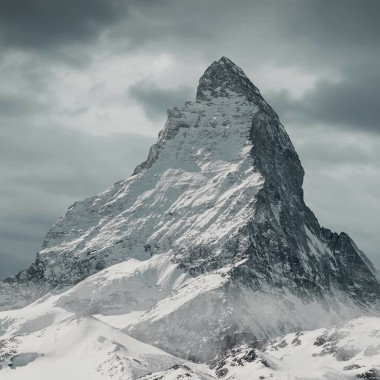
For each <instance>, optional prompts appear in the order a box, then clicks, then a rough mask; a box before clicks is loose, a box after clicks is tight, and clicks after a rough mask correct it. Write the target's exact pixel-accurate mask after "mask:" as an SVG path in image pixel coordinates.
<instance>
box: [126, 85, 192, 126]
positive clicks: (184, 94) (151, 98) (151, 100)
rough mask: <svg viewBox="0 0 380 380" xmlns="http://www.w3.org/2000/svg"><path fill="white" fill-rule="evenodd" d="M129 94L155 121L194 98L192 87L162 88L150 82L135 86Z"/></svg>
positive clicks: (130, 89)
mask: <svg viewBox="0 0 380 380" xmlns="http://www.w3.org/2000/svg"><path fill="white" fill-rule="evenodd" d="M128 93H129V95H130V96H132V97H133V98H134V99H135V100H137V101H138V102H139V103H140V104H141V106H142V107H143V108H144V111H145V113H146V115H147V116H148V117H149V118H151V119H153V120H155V119H159V118H162V116H163V115H165V113H164V112H165V110H167V109H168V108H172V107H174V106H181V105H182V104H183V103H184V102H186V101H188V100H190V99H192V98H194V89H193V88H192V87H190V86H178V87H176V88H161V87H158V86H156V85H155V84H154V83H151V82H149V81H141V82H138V83H136V84H134V85H133V86H131V87H130V88H129V90H128Z"/></svg>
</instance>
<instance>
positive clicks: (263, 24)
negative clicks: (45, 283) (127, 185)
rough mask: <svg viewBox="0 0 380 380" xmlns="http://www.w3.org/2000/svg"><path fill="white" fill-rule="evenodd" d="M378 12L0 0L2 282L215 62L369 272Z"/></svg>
mask: <svg viewBox="0 0 380 380" xmlns="http://www.w3.org/2000/svg"><path fill="white" fill-rule="evenodd" d="M379 20H380V1H378V0H355V1H352V0H334V1H331V0H276V1H272V0H265V1H264V0H260V1H254V0H246V1H245V0H234V1H231V0H226V1H224V0H191V1H185V0H183V1H181V0H128V1H126V0H64V1H62V0H0V75H1V86H0V178H1V180H0V278H4V277H6V276H9V275H11V274H15V273H16V272H18V271H19V270H20V269H22V268H25V267H27V266H28V265H29V264H30V263H31V262H32V261H33V260H34V258H35V254H36V252H37V251H38V250H39V249H40V248H41V244H42V241H43V238H44V235H45V234H46V232H47V230H48V229H49V227H50V226H51V225H52V224H53V223H54V222H55V221H56V220H57V219H58V218H59V217H60V216H61V215H62V214H63V213H64V212H65V211H66V209H67V208H68V206H69V205H70V204H71V203H73V202H74V201H76V200H80V199H83V198H85V197H88V196H91V195H94V194H96V193H98V192H101V191H103V190H105V189H106V188H107V187H110V186H111V185H112V184H113V183H114V182H116V181H117V180H119V179H122V178H126V177H127V176H129V175H130V174H131V173H132V171H133V169H134V167H135V166H136V165H137V164H138V163H140V162H141V161H143V160H144V159H145V158H146V156H147V153H148V149H149V146H150V145H151V144H152V143H154V141H155V140H156V137H157V134H158V132H159V130H160V129H162V127H163V125H164V122H165V120H166V109H167V108H169V107H173V106H175V105H178V106H181V105H182V104H183V103H184V102H185V101H187V100H191V99H194V98H195V91H196V86H197V83H198V79H199V77H200V76H201V75H202V74H203V72H204V70H205V69H206V68H207V66H208V65H209V64H210V63H211V62H212V61H214V60H217V59H219V58H220V57H221V56H223V55H225V56H227V57H229V58H230V59H231V60H232V61H234V62H235V63H236V64H237V65H239V66H240V67H241V68H242V69H243V70H244V71H245V72H246V74H247V75H248V76H249V77H250V78H251V80H252V81H253V83H254V84H255V85H256V86H257V87H259V88H260V90H261V92H262V94H263V95H264V97H265V98H266V99H267V101H268V102H269V103H270V104H271V105H272V106H273V107H274V108H275V110H276V111H277V112H278V114H279V115H280V118H281V120H282V122H283V124H284V125H285V127H286V129H287V131H288V133H289V134H290V137H291V138H292V141H293V143H294V145H295V147H296V149H297V152H298V154H299V155H300V158H301V161H302V164H303V166H304V168H305V171H306V176H305V183H304V189H305V198H306V202H307V204H308V205H309V206H310V207H311V208H312V210H313V211H314V212H315V214H316V216H317V218H318V219H319V221H320V223H321V224H322V225H323V226H326V227H329V228H331V229H333V230H335V231H337V232H340V231H345V232H347V233H349V234H350V236H351V237H352V238H353V239H354V240H355V241H356V243H357V244H358V245H359V247H360V248H361V249H362V250H364V251H365V252H366V253H367V255H368V256H369V257H370V259H371V260H372V261H374V262H375V263H376V265H378V266H380V249H379V247H380V233H379V225H380V191H379V188H380V123H379V119H378V109H379V106H380V70H379V68H380V21H379Z"/></svg>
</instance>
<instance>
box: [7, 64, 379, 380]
mask: <svg viewBox="0 0 380 380" xmlns="http://www.w3.org/2000/svg"><path fill="white" fill-rule="evenodd" d="M303 177H304V170H303V168H302V166H301V163H300V160H299V157H298V155H297V153H296V151H295V149H294V147H293V145H292V143H291V141H290V139H289V136H288V135H287V133H286V131H285V129H284V127H283V125H282V124H281V122H280V121H279V118H278V116H277V114H276V112H275V111H274V110H273V109H272V108H271V106H270V105H268V103H267V102H266V101H265V100H264V98H263V97H262V96H261V94H260V91H259V90H258V89H257V88H256V87H255V86H254V85H253V83H252V82H251V81H250V80H249V79H248V77H247V76H246V75H245V74H244V73H243V71H242V70H241V69H240V68H239V67H238V66H236V65H235V64H234V63H233V62H232V61H231V60H229V59H228V58H225V57H222V58H221V59H220V60H219V61H217V62H214V63H212V64H211V65H210V66H209V67H208V68H207V70H206V71H205V73H204V75H203V76H202V77H201V78H200V80H199V85H198V89H197V92H196V100H195V101H189V102H187V103H185V105H184V106H183V107H181V108H173V109H171V110H169V111H168V120H167V122H166V124H165V126H164V129H163V130H162V131H161V132H160V133H159V137H158V141H157V143H156V144H154V145H153V146H152V147H151V148H150V151H149V155H148V158H147V160H146V161H145V162H143V163H142V164H140V165H139V166H138V167H137V168H136V169H135V171H134V174H133V175H132V176H131V177H130V178H128V179H126V180H122V181H120V182H117V183H116V184H115V185H114V186H113V187H111V188H109V189H108V190H106V191H105V192H103V193H101V194H99V195H97V196H94V197H91V198H88V199H85V200H84V201H80V202H76V203H74V204H73V205H72V206H71V207H70V208H69V210H68V211H67V213H66V214H65V215H64V216H63V217H62V218H60V219H59V220H58V221H57V222H56V224H55V225H53V227H52V228H51V229H50V231H49V232H48V233H47V235H46V238H45V241H44V244H43V247H42V250H41V251H40V252H39V253H38V255H37V258H36V261H35V263H34V264H33V265H32V266H31V267H30V268H29V269H27V270H24V271H21V272H20V273H19V274H18V275H16V276H14V277H12V278H9V279H7V280H6V281H4V282H3V283H2V284H1V287H0V304H1V307H2V309H3V310H7V309H9V310H10V309H17V308H20V307H24V306H26V305H27V304H28V303H31V302H32V301H35V300H37V299H38V298H39V300H38V301H36V302H35V303H33V304H31V305H29V306H26V307H24V308H23V309H20V310H11V311H4V312H2V313H0V332H2V333H3V334H5V336H8V338H7V339H16V341H18V340H20V342H21V343H17V342H16V343H12V345H11V344H9V346H12V350H13V351H14V352H19V351H18V350H19V349H18V348H17V347H23V344H24V343H23V341H22V339H21V338H20V339H19V338H15V336H17V334H20V331H21V333H26V332H27V333H29V334H30V333H35V332H36V331H40V330H41V329H49V328H50V329H52V328H53V327H52V326H57V323H58V324H59V323H66V325H65V326H66V328H67V329H69V330H70V331H71V330H73V331H74V330H75V331H76V330H78V329H79V330H81V329H82V328H84V329H90V330H91V329H92V330H91V331H93V330H94V331H96V326H95V325H96V324H101V325H102V326H104V324H106V325H107V326H108V327H107V328H109V329H110V331H111V329H114V330H115V331H116V332H115V331H114V330H112V331H113V332H112V334H114V335H115V334H116V335H115V338H114V340H113V341H112V342H115V339H118V341H121V340H123V339H124V340H125V339H126V338H124V335H126V336H127V337H128V339H130V340H131V339H138V340H140V341H142V342H144V343H141V342H140V343H139V344H141V345H144V344H145V345H153V346H156V347H157V348H154V347H151V346H149V347H150V348H149V349H150V350H153V351H154V350H156V351H154V355H156V356H155V357H156V358H158V357H159V356H157V355H162V358H163V359H162V360H163V362H164V363H169V362H170V363H173V361H172V360H173V359H172V358H173V356H171V355H175V356H176V357H177V358H178V357H179V358H182V359H186V360H188V361H191V362H211V361H215V360H222V359H221V358H223V357H224V356H225V355H227V353H228V352H233V351H231V350H234V349H235V347H243V346H241V345H242V344H243V345H244V344H253V342H263V341H266V340H267V339H272V338H275V337H276V336H279V335H282V334H287V333H294V332H296V331H301V330H306V329H307V330H310V329H315V328H320V327H327V326H331V325H333V324H334V323H338V322H340V321H342V320H346V319H349V318H353V317H356V316H363V315H367V316H376V315H379V312H380V274H379V272H378V271H377V270H376V269H375V268H374V266H373V265H372V263H371V262H370V261H369V260H368V259H367V258H366V256H365V255H364V253H363V252H361V251H360V250H359V248H358V247H357V246H356V245H355V243H354V242H353V241H352V239H351V238H350V237H349V236H348V235H347V234H345V233H340V234H337V233H334V232H332V231H330V230H329V229H326V228H323V227H321V226H320V225H319V223H318V220H317V218H316V217H315V216H314V214H313V212H312V211H311V210H310V209H309V208H308V207H307V206H306V205H305V202H304V197H303V190H302V183H303ZM40 297H42V298H40ZM25 310H29V312H28V313H29V314H31V315H33V318H32V319H30V317H27V316H26V312H25ZM29 314H28V315H29ZM73 318H74V319H73ZM374 320H377V319H376V318H375V319H374ZM65 321H66V322H65ZM371 321H372V322H371V323H374V322H373V320H371ZM86 324H88V326H87V325H86ZM67 326H69V327H67ZM83 326H84V327H83ZM86 326H87V327H86ZM54 328H56V327H54ZM102 328H103V329H106V327H102ZM107 331H108V330H107ZM106 333H107V332H105V333H104V334H106ZM7 334H8V335H7ZM120 334H121V337H120ZM129 335H130V336H132V337H133V338H131V337H130V336H129ZM293 335H294V334H293ZM62 339H63V338H62ZM287 339H288V338H287ZM289 339H290V338H289ZM97 342H98V343H99V342H100V341H98V340H97ZM379 343H380V342H379ZM110 344H111V343H110ZM112 344H114V343H112ZM115 344H116V343H115ZM118 344H119V343H118ZM120 344H121V343H120ZM99 345H100V343H99ZM118 347H120V346H118ZM244 347H246V346H244ZM247 347H248V346H247ZM0 348H1V346H0ZM99 350H100V348H99ZM160 350H164V351H166V352H167V353H168V354H166V353H164V352H163V351H160ZM236 350H238V349H236ZM153 351H152V352H153ZM99 352H100V351H99ZM235 352H238V351H235ZM4 355H5V354H4ZM4 355H3V357H5V358H8V359H7V360H10V359H9V358H10V357H11V356H12V355H13V354H12V355H11V354H9V355H8V356H4ZM15 355H16V354H15ZM15 355H13V357H16V356H15ZM42 355H43V352H41V357H42ZM136 355H137V354H136ZM152 355H153V354H152ZM165 355H166V356H165ZM255 355H256V354H255ZM231 357H232V356H231ZM255 358H257V356H255ZM45 359H46V358H45ZM4 360H6V359H4ZM38 360H43V359H41V358H39V357H38V358H37V359H36V358H34V359H33V363H34V361H35V362H37V361H38ZM125 360H127V359H125ZM131 360H132V359H131ZM136 360H137V359H136ZM138 360H140V361H141V358H140V359H138ZM157 360H158V359H157ZM157 360H156V361H157ZM231 360H232V359H231ZM255 360H256V359H255ZM260 360H261V359H260ZM276 360H277V359H276ZM278 360H280V359H278ZM256 362H257V361H256ZM154 363H156V362H154ZM181 363H184V362H183V361H182V362H181ZM260 363H261V362H260ZM260 363H259V364H260ZM156 364H157V363H156ZM156 364H155V367H154V370H151V371H150V372H155V371H159V370H160V371H164V372H162V376H166V375H165V374H164V373H167V374H168V373H169V374H170V373H174V372H178V373H182V372H186V371H190V369H189V370H187V369H186V368H185V367H186V365H187V364H186V365H185V367H183V366H182V367H181V366H178V367H176V368H174V369H173V367H170V368H171V369H170V371H169V369H168V368H169V367H167V368H166V367H165V365H163V366H160V365H158V364H157V365H156ZM255 365H256V364H255ZM136 366H137V367H138V368H140V367H141V366H140V367H139V366H138V365H136V364H135V367H136ZM132 367H133V366H132ZM132 367H131V366H130V367H128V368H132ZM135 367H133V368H135ZM164 367H165V368H164ZM219 367H220V368H219V369H223V368H226V367H225V365H224V364H223V365H219ZM222 367H223V368H222ZM144 368H145V367H144ZM140 370H141V368H140V369H138V370H137V369H131V375H130V376H131V377H126V378H138V377H136V376H137V375H136V373H137V372H138V371H140ZM167 370H168V371H169V372H165V371H167ZM134 371H135V372H134ZM136 371H137V372H136ZM141 371H142V372H141ZM141 371H140V372H139V373H140V374H143V373H144V374H145V375H146V374H147V373H148V372H149V371H148V372H144V371H143V370H141ZM181 371H182V372H181ZM199 371H201V372H202V369H200V368H198V367H196V368H195V367H194V368H193V369H191V371H190V372H188V373H191V374H190V375H191V376H193V378H205V379H206V378H213V377H207V376H211V375H210V373H208V374H205V373H203V375H200V372H199ZM243 372H244V371H243ZM107 373H108V372H107ZM226 373H227V372H226ZM226 373H225V374H223V373H221V376H224V375H226ZM0 374H1V372H0ZM195 374H196V375H195ZM145 375H144V376H145ZM134 376H135V377H134ZM141 376H142V375H141ZM152 376H153V375H152ZM167 376H169V375H167ZM170 376H171V375H170ZM181 376H182V375H181ZM184 376H185V375H184ZM195 376H198V377H195ZM201 376H205V377H201ZM226 376H227V375H226ZM102 378H103V377H102ZM105 378H108V377H105ZM146 378H147V379H148V378H149V379H150V378H154V377H146ZM157 378H166V377H157ZM167 378H168V379H169V378H172V377H167ZM173 378H174V377H173ZM242 378H246V377H242Z"/></svg>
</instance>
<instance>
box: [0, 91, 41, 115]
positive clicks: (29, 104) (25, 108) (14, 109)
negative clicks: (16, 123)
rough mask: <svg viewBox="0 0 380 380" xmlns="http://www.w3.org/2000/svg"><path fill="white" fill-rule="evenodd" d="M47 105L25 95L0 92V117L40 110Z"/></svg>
mask: <svg viewBox="0 0 380 380" xmlns="http://www.w3.org/2000/svg"><path fill="white" fill-rule="evenodd" d="M46 108H47V105H46V104H45V103H43V102H41V101H38V100H36V99H33V98H32V97H30V96H27V95H20V94H18V95H10V94H8V95H5V94H0V115H1V117H3V118H4V117H5V118H9V117H12V118H13V117H20V116H26V115H31V114H35V113H38V112H41V111H43V110H45V109H46Z"/></svg>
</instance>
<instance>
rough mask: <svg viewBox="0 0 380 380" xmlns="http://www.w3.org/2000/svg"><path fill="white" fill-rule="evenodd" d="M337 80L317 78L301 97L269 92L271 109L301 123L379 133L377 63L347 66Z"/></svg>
mask: <svg viewBox="0 0 380 380" xmlns="http://www.w3.org/2000/svg"><path fill="white" fill-rule="evenodd" d="M342 76H343V77H342V78H341V79H340V80H338V81H332V80H326V79H324V80H321V81H319V82H318V83H317V84H316V85H315V87H314V88H312V89H310V90H308V91H307V92H306V93H305V94H304V95H303V96H302V97H301V98H297V99H295V98H292V96H291V95H290V94H289V92H286V91H282V92H278V93H272V94H271V93H270V94H269V96H268V98H269V99H270V100H271V102H272V103H273V105H274V106H275V109H277V111H278V112H279V114H280V116H283V117H284V119H285V120H287V121H288V122H298V123H300V122H302V123H304V124H305V127H307V126H308V125H314V124H316V123H325V124H329V125H334V126H338V127H341V128H350V129H352V130H356V131H360V132H363V131H365V132H371V133H380V121H379V116H378V109H379V99H380V75H379V73H378V66H377V63H376V62H374V64H373V65H369V64H367V65H366V66H359V67H350V68H348V69H346V70H345V71H343V72H342Z"/></svg>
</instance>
